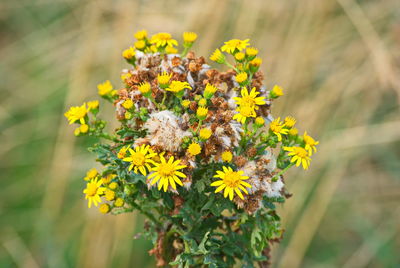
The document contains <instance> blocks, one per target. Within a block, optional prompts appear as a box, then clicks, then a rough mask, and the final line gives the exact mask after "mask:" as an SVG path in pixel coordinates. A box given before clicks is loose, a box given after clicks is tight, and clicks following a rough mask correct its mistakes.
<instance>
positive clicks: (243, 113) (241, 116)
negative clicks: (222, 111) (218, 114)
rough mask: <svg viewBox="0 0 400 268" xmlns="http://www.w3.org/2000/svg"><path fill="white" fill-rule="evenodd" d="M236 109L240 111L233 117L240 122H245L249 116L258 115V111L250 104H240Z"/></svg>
mask: <svg viewBox="0 0 400 268" xmlns="http://www.w3.org/2000/svg"><path fill="white" fill-rule="evenodd" d="M236 111H237V112H239V113H237V114H235V115H234V116H233V119H234V120H236V121H238V122H240V123H242V124H244V123H245V122H246V119H247V118H248V117H256V112H255V110H254V108H253V107H250V106H246V105H245V106H239V107H238V108H237V109H236Z"/></svg>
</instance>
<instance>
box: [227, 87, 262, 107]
mask: <svg viewBox="0 0 400 268" xmlns="http://www.w3.org/2000/svg"><path fill="white" fill-rule="evenodd" d="M240 93H241V95H242V97H234V98H233V99H234V100H235V101H236V104H237V105H239V106H249V107H250V108H253V109H255V110H257V109H258V106H257V105H264V104H265V100H264V99H265V97H257V95H258V94H260V93H259V92H257V91H256V88H255V87H253V89H252V90H251V91H250V93H249V92H248V91H247V88H246V87H244V88H242V90H241V92H240Z"/></svg>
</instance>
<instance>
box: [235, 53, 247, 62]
mask: <svg viewBox="0 0 400 268" xmlns="http://www.w3.org/2000/svg"><path fill="white" fill-rule="evenodd" d="M244 57H246V55H245V54H244V53H242V52H238V53H236V54H235V60H237V61H242V60H244Z"/></svg>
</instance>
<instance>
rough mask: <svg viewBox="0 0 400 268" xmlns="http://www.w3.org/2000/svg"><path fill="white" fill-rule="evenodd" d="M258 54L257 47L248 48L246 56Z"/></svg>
mask: <svg viewBox="0 0 400 268" xmlns="http://www.w3.org/2000/svg"><path fill="white" fill-rule="evenodd" d="M257 54H258V49H257V48H255V47H248V48H246V55H247V56H250V57H254V56H257Z"/></svg>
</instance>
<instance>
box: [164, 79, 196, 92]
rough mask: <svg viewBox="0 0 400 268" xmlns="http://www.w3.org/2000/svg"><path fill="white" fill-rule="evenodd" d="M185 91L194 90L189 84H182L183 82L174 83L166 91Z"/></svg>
mask: <svg viewBox="0 0 400 268" xmlns="http://www.w3.org/2000/svg"><path fill="white" fill-rule="evenodd" d="M184 89H192V87H191V86H190V85H189V83H188V82H181V81H172V82H171V84H170V85H169V87H168V88H166V89H165V90H167V91H171V92H174V93H179V92H181V91H182V90H184Z"/></svg>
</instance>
